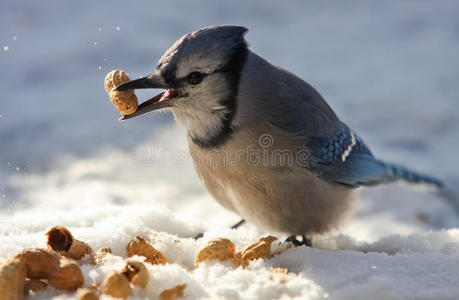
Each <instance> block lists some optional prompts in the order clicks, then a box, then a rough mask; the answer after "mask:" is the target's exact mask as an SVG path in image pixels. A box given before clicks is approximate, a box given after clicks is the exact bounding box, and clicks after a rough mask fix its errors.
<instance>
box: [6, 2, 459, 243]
mask: <svg viewBox="0 0 459 300" xmlns="http://www.w3.org/2000/svg"><path fill="white" fill-rule="evenodd" d="M458 16H459V2H457V1H452V0H451V1H447V0H444V1H414V0H409V1H396V0H392V1H372V2H371V3H370V2H369V1H346V2H343V1H339V0H336V1H327V2H317V1H292V2H289V3H288V4H286V3H285V2H281V1H263V2H262V1H242V0H233V1H227V2H222V1H212V0H207V1H202V0H200V1H161V2H159V1H157V2H156V1H155V2H153V1H135V2H128V1H106V2H102V1H76V2H64V1H55V0H50V1H32V0H24V1H13V0H3V1H2V2H1V4H0V46H1V47H0V66H1V71H0V81H1V87H2V92H1V96H0V222H2V221H1V220H2V218H3V220H5V218H7V217H10V216H15V215H18V214H20V213H25V212H30V216H34V217H39V215H40V214H46V213H49V212H50V211H55V210H60V211H65V210H68V209H71V208H73V209H75V207H76V206H78V207H79V208H81V209H85V208H90V207H95V206H97V207H104V206H111V207H112V206H119V207H129V206H132V205H134V206H135V205H138V204H146V205H147V204H148V203H152V202H155V203H160V204H161V205H163V206H164V207H165V208H167V209H170V210H172V211H174V212H176V213H177V214H178V215H179V216H181V217H183V218H185V219H186V218H188V219H190V220H191V218H193V220H194V222H202V224H201V225H200V226H201V228H202V229H205V228H207V227H209V226H211V224H220V225H221V224H227V223H228V224H229V223H231V222H233V221H235V220H237V217H236V216H234V215H231V214H230V213H227V212H225V211H224V210H223V209H221V208H219V207H218V205H217V204H215V203H214V202H213V201H212V199H211V197H210V196H209V195H208V194H207V192H206V191H205V190H204V188H203V187H202V185H201V184H200V183H199V180H198V179H197V176H196V175H195V174H194V170H193V167H192V165H191V162H190V159H189V158H188V156H187V146H186V139H185V132H184V130H183V129H182V128H179V127H178V125H176V124H175V123H174V121H173V117H172V115H171V114H169V113H157V114H155V115H151V114H150V115H145V116H142V117H139V118H136V119H133V120H129V121H127V122H119V121H118V118H119V116H120V115H119V113H118V112H117V111H116V110H115V108H114V107H113V106H112V104H111V103H110V101H109V98H108V96H107V95H106V93H105V90H104V86H103V81H104V77H105V75H106V74H107V73H108V72H109V71H111V70H113V69H123V70H125V71H127V72H128V73H129V74H130V75H131V77H132V78H137V77H139V76H143V75H146V74H149V73H150V72H152V70H153V69H154V67H155V65H156V62H157V60H158V59H159V58H160V57H161V55H162V53H163V52H164V51H165V50H166V49H168V48H169V47H170V46H171V45H172V44H173V43H174V42H175V41H176V40H177V39H178V38H179V37H180V36H182V35H183V34H185V33H187V32H190V31H193V30H196V29H199V28H201V27H205V26H209V25H214V24H236V25H244V26H246V27H248V28H249V32H248V34H247V35H246V39H247V40H248V42H249V45H250V48H251V49H252V51H254V52H256V53H258V54H259V55H261V56H263V57H264V58H266V59H267V60H269V61H270V62H272V63H273V64H276V65H279V66H281V67H283V68H286V69H288V70H290V71H292V72H294V73H295V74H297V75H299V76H300V77H301V78H303V79H305V80H306V81H308V82H309V83H310V84H312V85H313V86H314V87H315V88H316V89H318V90H319V92H320V93H321V94H322V95H323V96H324V98H325V99H327V101H328V102H329V103H330V105H331V106H332V107H333V108H334V109H335V111H336V112H337V113H338V115H339V116H340V117H341V119H342V120H343V121H344V122H346V123H348V124H349V125H350V126H351V127H353V128H354V129H355V131H357V132H358V133H359V135H360V136H361V137H363V138H364V139H365V140H366V142H367V144H368V145H369V146H370V148H371V149H372V150H373V152H374V153H375V154H376V155H377V156H379V157H381V158H383V159H386V160H392V161H395V162H399V163H402V164H404V165H406V166H410V167H412V168H414V169H416V170H419V171H423V172H427V173H431V174H433V175H435V176H438V177H440V178H442V179H444V180H446V181H447V182H448V183H449V184H450V186H451V187H452V188H454V189H456V190H457V188H456V186H457V185H459V171H458V170H457V167H458V159H457V151H458V150H459V106H458V101H459V96H458V95H459V84H458V83H459V18H458ZM152 93H155V91H139V92H137V95H138V97H139V101H143V100H145V99H147V98H149V97H151V95H152ZM360 198H361V199H360V200H359V202H358V205H357V208H356V215H355V218H354V219H353V220H352V221H351V222H350V223H348V224H347V225H346V226H345V227H344V228H343V229H342V230H343V232H345V233H348V234H350V235H352V236H354V237H356V238H359V239H365V240H368V241H370V240H374V239H377V238H379V237H381V236H383V235H385V234H393V233H408V232H414V231H416V230H422V229H434V228H436V229H438V228H449V227H454V226H457V225H458V224H457V223H459V222H457V219H458V218H457V214H456V212H455V211H454V208H453V206H452V205H451V204H450V203H448V202H447V201H443V199H442V197H440V196H438V195H436V194H432V193H422V192H418V191H414V190H412V189H409V188H406V187H404V186H403V185H398V184H396V185H390V186H384V187H378V188H372V189H367V190H364V191H363V193H362V194H361V197H360ZM209 212H212V213H209ZM197 220H199V221H197ZM30 222H31V223H30V226H33V221H30ZM75 222H76V221H75ZM82 222H83V221H82ZM85 222H90V221H85ZM362 225H363V226H362ZM9 229H11V228H9ZM190 234H191V233H190Z"/></svg>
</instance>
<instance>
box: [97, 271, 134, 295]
mask: <svg viewBox="0 0 459 300" xmlns="http://www.w3.org/2000/svg"><path fill="white" fill-rule="evenodd" d="M102 292H103V293H104V294H106V295H109V296H112V297H115V298H122V299H126V298H127V297H129V296H132V294H133V292H132V288H131V286H130V285H129V280H128V279H127V278H126V277H125V276H123V275H121V274H119V273H117V272H115V271H111V272H110V273H109V274H108V276H107V278H105V280H104V284H103V288H102Z"/></svg>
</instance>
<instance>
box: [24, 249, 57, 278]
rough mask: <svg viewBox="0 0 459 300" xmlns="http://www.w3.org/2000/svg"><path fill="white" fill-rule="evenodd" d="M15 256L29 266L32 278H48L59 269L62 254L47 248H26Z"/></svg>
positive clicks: (28, 272) (29, 274) (28, 275)
mask: <svg viewBox="0 0 459 300" xmlns="http://www.w3.org/2000/svg"><path fill="white" fill-rule="evenodd" d="M15 258H17V259H18V260H20V261H21V262H23V263H24V264H25V266H26V268H27V277H28V278H31V279H48V278H49V276H50V274H51V273H53V272H55V271H56V270H57V269H59V264H60V259H61V256H60V255H59V254H57V253H56V252H53V251H50V250H47V249H40V248H34V249H24V250H22V251H20V252H19V253H18V254H16V256H15Z"/></svg>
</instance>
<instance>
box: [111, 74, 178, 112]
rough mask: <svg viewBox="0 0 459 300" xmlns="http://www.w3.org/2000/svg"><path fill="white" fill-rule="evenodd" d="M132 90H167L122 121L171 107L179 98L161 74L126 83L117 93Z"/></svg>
mask: <svg viewBox="0 0 459 300" xmlns="http://www.w3.org/2000/svg"><path fill="white" fill-rule="evenodd" d="M131 89H166V91H164V92H161V93H159V94H158V95H156V96H154V97H153V98H151V99H149V100H147V101H145V102H143V103H142V104H140V105H139V107H138V108H137V110H136V111H135V112H134V113H133V114H130V115H123V116H122V117H121V118H120V120H127V119H131V118H134V117H137V116H140V115H143V114H145V113H147V112H150V111H153V110H158V109H162V108H166V107H169V106H171V105H172V103H173V101H174V100H175V98H176V97H177V92H176V91H175V90H174V89H171V88H168V85H167V84H166V83H165V82H164V80H163V79H162V77H161V75H160V74H159V73H153V74H151V75H148V76H146V77H142V78H139V79H135V80H132V81H129V82H126V83H124V84H122V85H120V86H118V87H117V88H116V90H117V91H126V90H131Z"/></svg>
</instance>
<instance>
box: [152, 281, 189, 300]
mask: <svg viewBox="0 0 459 300" xmlns="http://www.w3.org/2000/svg"><path fill="white" fill-rule="evenodd" d="M185 288H186V284H181V285H177V286H176V287H173V288H171V289H168V290H164V291H162V292H161V294H159V299H160V300H174V299H178V298H183V297H185V295H184V291H185Z"/></svg>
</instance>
